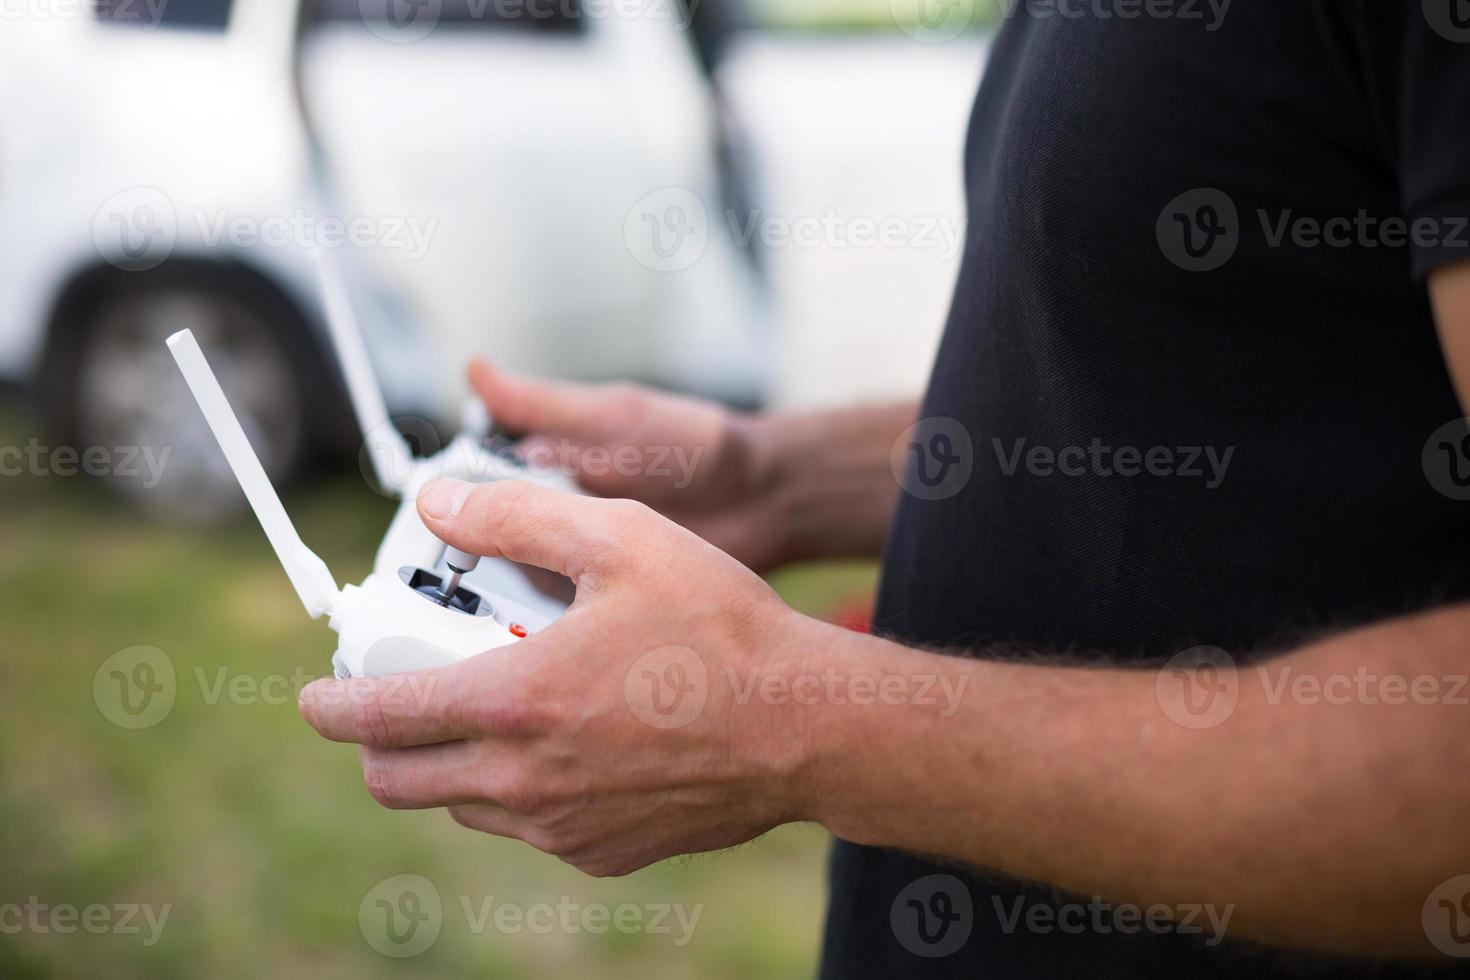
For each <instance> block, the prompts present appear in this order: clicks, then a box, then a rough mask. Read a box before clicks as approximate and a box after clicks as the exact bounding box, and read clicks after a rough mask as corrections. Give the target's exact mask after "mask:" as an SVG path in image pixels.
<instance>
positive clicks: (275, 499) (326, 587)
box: [168, 330, 340, 619]
mask: <svg viewBox="0 0 1470 980" xmlns="http://www.w3.org/2000/svg"><path fill="white" fill-rule="evenodd" d="M168 349H169V351H170V352H171V353H172V354H173V356H174V360H175V361H177V362H178V365H179V370H180V371H182V372H184V380H185V381H187V382H188V383H189V390H190V391H192V392H193V393H194V400H195V401H196V402H198V403H199V408H200V410H201V411H203V412H204V418H205V421H207V422H208V423H209V428H210V430H211V431H213V432H214V438H215V440H216V441H218V442H219V447H220V449H222V450H224V453H225V458H226V459H228V460H229V461H230V469H232V470H234V471H235V479H237V480H239V481H240V488H241V489H242V490H244V491H245V497H246V499H248V500H249V501H250V507H251V509H253V510H254V511H255V516H256V517H257V518H258V519H259V520H260V526H261V528H262V529H263V530H264V531H265V536H266V537H267V538H269V539H270V542H271V547H272V548H274V549H275V550H276V557H277V558H279V559H280V560H281V564H282V565H283V566H284V567H285V569H286V574H287V575H288V576H290V578H291V584H292V585H293V586H295V587H296V594H297V595H299V596H300V597H301V604H302V605H303V606H305V607H306V611H307V612H308V613H310V614H311V618H312V619H318V618H320V617H321V616H323V615H325V614H326V613H329V612H331V611H332V606H333V605H334V604H335V603H336V601H337V599H338V597H339V595H340V593H338V591H337V583H336V581H335V580H334V579H333V578H332V573H331V571H330V570H329V569H328V568H327V565H326V563H325V562H324V561H322V560H321V559H320V558H319V557H317V555H316V554H315V553H314V552H313V551H312V550H311V549H310V548H308V547H307V546H306V544H305V543H304V542H303V541H302V540H301V535H299V534H297V533H296V527H295V526H294V525H293V524H292V523H291V518H290V516H289V515H287V513H286V508H285V506H284V505H283V504H282V503H281V498H280V497H279V496H277V495H276V489H275V487H273V486H271V481H270V477H268V476H266V474H265V467H263V466H261V465H260V459H259V457H257V456H256V455H255V450H254V449H252V448H250V440H249V439H247V438H246V436H245V430H244V429H242V428H241V427H240V420H239V419H238V418H236V416H235V410H234V409H232V408H231V407H230V403H229V401H228V400H227V399H226V398H225V393H224V390H223V389H221V388H220V386H219V379H217V378H216V377H215V376H214V372H213V371H212V370H210V368H209V362H208V361H207V360H205V359H204V352H203V351H202V350H200V349H199V341H197V340H195V339H194V332H193V331H192V330H180V331H179V332H178V333H176V334H174V335H173V336H172V337H170V338H168Z"/></svg>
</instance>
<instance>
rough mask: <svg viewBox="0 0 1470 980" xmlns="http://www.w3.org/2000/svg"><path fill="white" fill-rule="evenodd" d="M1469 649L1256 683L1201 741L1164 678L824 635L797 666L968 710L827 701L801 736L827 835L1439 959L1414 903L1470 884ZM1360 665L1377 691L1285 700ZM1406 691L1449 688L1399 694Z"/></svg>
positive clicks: (1295, 940) (1410, 638)
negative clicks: (934, 683) (953, 696)
mask: <svg viewBox="0 0 1470 980" xmlns="http://www.w3.org/2000/svg"><path fill="white" fill-rule="evenodd" d="M1467 633H1470V609H1467V608H1465V607H1457V608H1454V609H1449V610H1445V611H1441V612H1438V613H1435V614H1430V615H1425V616H1421V617H1416V618H1413V619H1407V620H1401V621H1397V622H1394V623H1391V624H1386V625H1381V626H1376V627H1373V628H1368V629H1362V630H1359V631H1356V632H1353V633H1349V634H1345V635H1343V636H1341V637H1338V638H1335V639H1332V640H1329V641H1326V642H1323V643H1320V644H1316V645H1313V646H1310V647H1307V648H1304V649H1302V650H1300V651H1298V652H1296V653H1293V654H1291V655H1289V656H1286V657H1283V658H1279V659H1277V660H1273V661H1270V662H1269V663H1266V664H1263V665H1261V667H1260V668H1257V667H1249V668H1242V669H1241V670H1240V671H1239V672H1238V674H1237V678H1238V681H1239V685H1238V689H1239V700H1238V703H1237V704H1236V706H1235V708H1234V710H1233V712H1232V713H1230V715H1229V717H1228V718H1226V719H1224V720H1223V721H1221V722H1220V723H1219V724H1218V725H1216V726H1214V727H1209V728H1203V729H1199V730H1191V729H1188V728H1185V727H1182V726H1181V725H1179V724H1176V723H1175V722H1173V721H1171V720H1170V717H1169V715H1168V714H1166V713H1165V711H1164V710H1163V708H1162V707H1161V700H1160V695H1159V693H1158V689H1157V688H1156V680H1157V678H1158V677H1159V674H1158V673H1157V672H1156V671H1152V670H1150V671H1137V670H1122V669H1082V668H1056V667H1037V666H1024V665H1015V664H1000V663H991V662H984V661H972V660H965V659H958V658H948V657H940V656H936V655H932V654H926V653H921V652H917V651H913V650H908V649H904V648H902V647H899V646H897V645H895V644H892V643H888V642H886V641H882V640H878V639H875V638H872V637H860V636H856V635H851V634H847V635H844V634H841V633H840V632H837V631H835V630H827V629H822V630H820V631H815V628H814V633H813V635H812V636H810V637H808V643H809V644H810V647H811V649H810V650H809V652H808V653H807V654H806V655H805V662H806V664H807V665H808V666H807V667H806V668H804V669H807V670H810V669H813V667H812V665H813V664H817V663H823V664H835V665H837V667H838V669H839V670H840V671H847V672H862V673H867V674H871V675H875V676H878V677H880V678H881V677H887V676H897V677H902V678H908V679H910V681H911V683H910V684H909V688H908V689H909V690H911V691H916V690H917V689H918V685H917V684H915V683H912V679H913V678H915V677H916V676H921V675H929V674H939V675H943V676H945V677H947V678H948V683H949V688H948V689H949V690H951V691H953V690H955V689H959V690H961V692H962V696H961V697H959V698H958V700H957V702H956V708H955V710H954V711H953V713H952V714H950V715H949V716H948V717H946V716H945V712H944V710H943V700H942V699H941V703H940V705H939V706H936V707H926V706H917V705H914V704H901V705H897V706H890V705H888V704H884V703H876V704H870V705H868V706H866V707H863V706H858V705H854V704H851V703H846V704H840V705H839V704H825V705H823V706H822V707H821V708H820V709H819V710H817V711H816V712H815V714H814V716H813V717H811V718H808V719H806V720H805V721H804V722H803V729H802V730H803V731H804V732H805V737H806V739H807V744H808V747H809V748H810V750H811V753H810V756H809V757H808V763H807V770H806V772H805V774H804V775H805V777H806V778H808V779H809V780H811V782H812V784H813V785H814V786H815V787H816V790H815V792H814V794H813V797H812V799H813V800H815V801H817V802H816V803H814V804H813V812H812V813H811V816H812V817H813V818H814V819H817V820H818V821H819V822H821V823H823V824H824V825H826V826H827V827H828V828H829V829H831V830H832V831H833V832H834V833H835V834H837V835H838V836H840V837H843V838H845V839H848V840H852V841H855V842H859V843H868V844H877V845H883V846H890V847H897V848H902V849H906V850H911V851H916V852H923V853H931V854H936V855H942V856H945V857H948V858H952V859H955V860H959V861H962V862H966V863H969V864H972V865H976V866H983V867H990V868H994V869H998V870H1001V871H1005V872H1009V873H1012V874H1015V875H1019V876H1022V877H1025V878H1030V879H1036V880H1041V881H1046V882H1049V883H1051V884H1054V885H1057V886H1059V887H1061V888H1064V889H1067V890H1069V891H1072V892H1075V893H1078V894H1082V895H1094V894H1096V895H1100V896H1102V897H1103V898H1105V899H1107V900H1110V901H1118V902H1131V903H1137V904H1139V905H1145V906H1146V905H1149V904H1151V903H1164V904H1166V905H1175V906H1177V905H1179V904H1186V903H1209V904H1214V905H1216V906H1217V907H1220V908H1224V907H1226V906H1234V910H1233V918H1232V919H1231V922H1230V932H1231V935H1234V936H1239V937H1245V938H1252V939H1257V940H1260V941H1263V942H1267V943H1273V944H1279V945H1286V946H1298V947H1307V948H1316V949H1324V950H1335V951H1344V952H1361V953H1366V954H1378V955H1384V954H1405V955H1415V954H1423V953H1426V952H1432V951H1431V950H1430V949H1429V947H1428V946H1427V944H1426V941H1425V936H1424V932H1423V930H1422V928H1421V925H1420V910H1421V907H1422V905H1423V903H1424V901H1425V899H1426V898H1427V897H1428V896H1429V894H1430V892H1431V891H1432V890H1433V889H1434V887H1435V886H1436V885H1437V884H1439V883H1440V882H1442V881H1444V880H1445V879H1447V878H1449V877H1452V876H1453V875H1457V874H1462V873H1466V872H1470V838H1467V836H1466V832H1465V828H1466V827H1470V781H1467V780H1466V779H1465V778H1464V773H1465V771H1466V767H1467V763H1470V708H1467V707H1466V706H1465V699H1466V696H1467V693H1470V692H1467V690H1466V689H1465V688H1464V687H1463V686H1462V685H1463V682H1462V681H1460V680H1459V678H1463V676H1464V674H1465V671H1466V669H1467V667H1466V663H1465V657H1464V638H1465V636H1466V635H1467ZM1360 668H1361V671H1362V672H1366V675H1367V676H1368V677H1369V678H1377V679H1378V681H1379V683H1378V684H1377V685H1375V686H1374V687H1373V688H1372V689H1371V691H1370V694H1369V696H1364V695H1363V694H1361V693H1353V694H1351V695H1350V696H1349V697H1347V698H1346V699H1344V698H1343V697H1341V696H1332V695H1331V692H1333V691H1337V692H1338V694H1339V695H1340V694H1341V692H1342V691H1343V686H1342V685H1341V684H1340V683H1339V684H1336V685H1329V686H1328V687H1327V688H1326V689H1325V690H1326V692H1328V693H1326V694H1319V695H1317V696H1315V697H1310V696H1308V697H1303V696H1302V695H1301V694H1300V693H1299V692H1300V690H1301V689H1299V688H1295V687H1293V686H1292V685H1294V684H1300V683H1303V682H1301V681H1299V680H1298V678H1301V677H1313V678H1317V681H1316V682H1309V683H1308V688H1307V690H1308V691H1310V689H1311V688H1310V683H1320V682H1323V681H1326V680H1327V679H1328V678H1329V677H1343V676H1345V677H1347V678H1356V677H1361V676H1363V674H1362V673H1360ZM1394 677H1401V678H1405V679H1406V680H1407V681H1409V682H1410V683H1411V684H1412V682H1413V681H1414V680H1415V679H1416V678H1426V679H1428V678H1432V679H1434V683H1435V687H1436V692H1435V693H1434V694H1433V695H1430V696H1425V695H1424V694H1423V691H1424V690H1426V689H1427V683H1426V684H1421V694H1419V695H1415V694H1413V693H1412V687H1411V688H1410V693H1407V694H1406V693H1405V692H1404V691H1402V690H1399V688H1398V686H1397V685H1395V684H1391V683H1390V682H1389V680H1388V679H1389V678H1394ZM1283 679H1285V681H1286V687H1284V688H1283V686H1282V682H1283ZM1355 683H1360V682H1355ZM1457 685H1461V686H1459V687H1458V689H1457ZM1294 691H1297V692H1298V693H1296V694H1294V693H1293V692H1294ZM1395 700H1397V701H1398V702H1399V703H1390V702H1392V701H1395Z"/></svg>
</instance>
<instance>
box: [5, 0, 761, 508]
mask: <svg viewBox="0 0 1470 980" xmlns="http://www.w3.org/2000/svg"><path fill="white" fill-rule="evenodd" d="M675 4H676V0H647V2H646V3H643V4H638V5H633V6H630V5H629V4H627V3H620V4H613V5H608V4H603V5H600V6H598V7H597V8H596V9H597V10H600V11H602V13H601V14H600V15H596V16H594V15H592V13H591V12H590V11H592V10H593V8H591V7H589V8H587V10H588V12H586V13H584V12H582V7H581V6H580V5H579V4H577V3H575V2H571V0H564V2H560V3H556V4H542V5H540V6H539V7H538V6H537V5H535V4H520V5H517V4H510V5H494V4H487V3H486V2H484V0H317V2H309V0H166V2H162V0H96V4H95V8H96V9H95V11H94V4H93V3H92V2H81V0H76V2H71V3H68V2H65V0H48V2H39V0H38V2H35V3H30V4H25V3H22V4H20V5H12V6H7V8H6V11H7V12H6V13H5V14H3V15H0V87H4V88H5V90H6V91H7V92H9V93H11V97H10V98H7V99H4V100H0V255H3V257H4V261H3V262H0V380H9V381H20V382H36V383H37V384H36V387H37V390H38V391H39V393H40V395H41V398H42V400H43V404H44V408H45V414H46V416H47V417H48V419H49V421H50V423H51V429H52V432H53V437H54V438H56V439H58V440H61V441H62V442H63V443H64V444H69V445H75V446H78V447H87V446H102V447H113V448H118V449H121V448H123V447H132V446H153V447H168V448H169V450H170V459H169V465H168V474H167V478H166V479H165V480H164V483H163V485H162V486H160V487H158V488H151V487H150V488H145V487H143V486H142V485H141V484H136V483H129V482H128V481H121V482H122V487H123V489H124V490H125V491H129V492H131V493H132V494H133V495H134V496H135V497H136V498H137V499H138V500H139V502H141V503H143V504H144V505H146V506H150V507H152V508H154V509H161V510H165V511H167V512H169V513H171V514H174V515H180V516H187V515H188V514H190V513H197V514H210V513H213V512H215V511H217V510H218V509H220V508H221V506H233V505H234V503H235V501H236V500H237V499H238V497H237V492H236V490H235V488H234V483H233V480H232V479H231V478H230V476H229V474H228V472H227V470H225V468H224V466H223V461H222V460H221V459H220V458H219V454H218V453H217V452H216V451H215V449H214V446H213V444H212V443H211V442H210V440H209V436H208V434H207V431H206V430H205V429H204V428H203V425H202V423H201V421H200V420H199V419H198V413H197V412H195V411H193V410H192V408H191V406H190V404H189V402H188V400H187V395H186V393H185V392H184V390H183V387H182V385H181V384H180V383H179V382H178V380H177V377H176V371H175V370H174V368H173V366H172V364H171V363H170V361H169V358H168V356H167V353H166V351H165V350H164V347H163V344H162V340H163V338H164V337H165V336H166V335H167V334H169V333H171V332H173V331H175V330H177V329H180V328H182V327H192V328H193V329H194V331H195V333H196V335H198V336H199V337H200V339H201V342H202V343H204V344H205V346H206V348H207V349H208V348H213V349H214V350H216V351H218V352H219V353H220V356H218V357H215V358H213V360H214V363H215V364H216V365H218V367H219V370H220V372H221V374H222V381H223V383H224V385H225V387H226V389H227V391H228V393H229V395H230V398H231V400H232V402H233V403H234V404H235V406H236V408H237V410H238V411H239V412H240V414H241V417H242V420H243V421H244V423H245V425H246V427H247V429H248V430H250V431H251V434H252V436H253V437H255V438H254V440H253V441H255V442H256V443H257V445H258V447H259V449H260V452H261V454H262V456H263V457H264V458H265V462H266V465H267V468H268V469H269V470H271V471H272V474H273V476H275V477H276V478H277V479H278V480H281V479H285V478H288V477H289V476H290V475H292V474H293V473H294V472H296V471H297V470H298V469H299V468H300V467H301V466H302V464H303V463H304V462H305V461H307V460H308V459H310V458H312V457H313V456H314V455H315V454H316V453H317V452H319V451H320V450H321V449H322V448H323V446H324V444H335V445H354V446H355V445H356V434H355V432H353V430H352V427H351V422H350V420H349V418H348V416H347V414H346V411H345V405H346V403H345V399H344V398H343V397H342V396H341V393H340V391H339V383H340V382H339V378H338V376H337V373H336V370H335V365H334V363H333V359H332V358H331V357H330V355H329V354H328V353H327V352H326V350H325V348H324V344H323V337H324V333H323V331H322V329H321V325H320V323H319V317H318V304H317V298H316V294H315V288H314V282H313V273H312V263H311V249H312V248H313V247H326V248H333V247H338V246H341V245H344V244H346V245H350V246H353V247H348V248H343V254H344V261H343V262H342V263H341V264H342V265H344V266H345V267H346V268H347V271H348V274H349V278H350V281H351V283H352V285H353V287H354V301H355V303H356V305H357V306H358V311H359V315H360V316H361V318H362V319H363V321H364V324H365V328H366V330H367V333H368V342H369V347H370V349H371V351H372V354H373V358H374V362H375V364H376V366H377V368H378V372H379V374H380V376H381V378H382V381H383V384H384V388H385V390H386V392H387V394H388V398H389V401H390V404H391V405H392V407H393V409H394V411H395V412H398V413H404V414H418V415H423V416H425V417H428V418H432V419H435V420H442V419H446V418H450V417H452V416H453V414H454V412H453V409H454V408H455V406H457V404H458V402H459V400H460V399H461V398H462V397H463V395H464V388H463V384H462V382H461V380H460V372H461V370H462V367H463V363H464V361H465V360H466V359H467V358H468V357H469V356H470V355H471V354H474V353H487V354H490V355H492V356H494V357H496V358H497V359H498V360H499V361H500V362H502V363H504V364H507V365H509V366H511V367H514V368H517V369H522V370H530V371H536V372H540V373H546V374H556V375H561V376H571V377H585V378H592V377H612V376H623V377H632V378H639V379H643V380H648V381H653V382H662V383H673V384H677V385H678V386H680V387H684V388H690V389H693V390H696V391H700V392H701V393H703V394H707V395H712V396H716V397H723V398H726V399H731V400H742V401H750V400H753V399H754V398H756V397H758V395H759V392H760V388H761V386H762V384H763V376H762V372H763V370H764V365H765V364H766V363H767V362H768V358H767V357H766V356H765V355H764V353H763V352H762V350H761V346H760V340H759V333H758V331H756V329H755V328H756V324H757V323H758V317H757V315H756V312H755V308H754V305H755V297H756V290H755V288H754V276H753V274H752V269H751V266H750V263H749V262H747V261H746V260H745V258H744V257H743V256H740V255H739V254H738V253H737V252H736V250H735V249H734V247H733V246H730V245H728V244H727V243H725V242H724V240H723V239H717V240H715V241H713V242H712V243H711V250H710V253H709V254H708V255H707V256H706V258H705V260H704V261H702V262H700V263H699V265H698V267H697V268H696V269H694V270H692V271H691V273H690V274H687V275H679V276H670V275H665V274H662V273H660V272H659V271H657V270H656V269H651V268H648V267H647V264H646V263H643V264H640V263H639V262H638V261H637V260H636V258H635V257H634V255H633V254H632V253H631V252H630V249H629V246H628V244H627V242H626V241H625V233H624V227H625V218H627V216H628V215H629V214H630V209H632V208H633V206H634V204H635V203H636V201H637V200H638V198H639V196H640V195H643V194H646V193H648V191H649V190H650V189H653V188H661V187H680V188H690V189H694V190H696V191H697V192H698V193H700V194H702V195H707V196H708V197H709V198H710V199H717V198H718V197H719V195H720V187H719V181H720V177H719V170H718V166H717V163H716V158H715V152H714V147H715V146H716V143H717V141H716V138H715V125H714V120H715V112H714V109H713V103H712V99H711V95H710V91H709V84H708V80H707V78H706V76H705V75H704V74H703V73H702V71H701V69H700V67H699V65H698V63H697V61H696V58H695V56H694V52H693V50H692V45H691V43H690V38H689V35H688V32H686V31H684V30H683V29H682V27H683V25H681V24H680V23H678V22H677V17H678V11H679V9H680V8H679V7H677V6H675ZM502 10H503V11H506V13H504V15H500V14H497V13H496V12H497V11H502ZM527 11H531V13H527ZM536 11H540V13H535V12H536ZM145 490H146V492H145Z"/></svg>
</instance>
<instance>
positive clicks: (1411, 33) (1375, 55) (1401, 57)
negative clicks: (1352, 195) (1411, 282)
mask: <svg viewBox="0 0 1470 980" xmlns="http://www.w3.org/2000/svg"><path fill="white" fill-rule="evenodd" d="M1353 7H1354V8H1355V14H1354V22H1355V26H1356V28H1357V31H1356V33H1357V41H1358V44H1359V45H1360V49H1359V50H1360V52H1361V54H1362V64H1363V66H1364V70H1365V81H1366V83H1367V89H1368V97H1369V100H1370V102H1371V104H1372V106H1373V110H1374V113H1375V115H1376V117H1377V123H1378V126H1379V129H1380V131H1381V132H1382V134H1383V139H1384V141H1385V144H1386V145H1385V150H1386V152H1387V155H1388V159H1389V163H1390V165H1391V166H1393V167H1394V169H1395V173H1396V174H1397V176H1398V180H1399V200H1400V203H1401V206H1402V209H1403V217H1404V218H1406V219H1408V221H1409V231H1410V234H1409V247H1410V249H1411V250H1412V256H1413V270H1414V274H1415V275H1416V276H1418V277H1421V278H1422V277H1424V276H1426V275H1428V274H1429V273H1430V272H1431V271H1433V270H1434V269H1436V268H1438V267H1440V266H1442V265H1446V264H1449V263H1451V262H1456V261H1463V260H1470V0H1355V2H1354V3H1353Z"/></svg>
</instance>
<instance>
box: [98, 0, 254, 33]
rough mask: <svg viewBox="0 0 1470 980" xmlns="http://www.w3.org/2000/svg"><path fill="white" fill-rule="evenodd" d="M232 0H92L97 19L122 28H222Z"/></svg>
mask: <svg viewBox="0 0 1470 980" xmlns="http://www.w3.org/2000/svg"><path fill="white" fill-rule="evenodd" d="M232 2H233V0H93V6H92V13H93V15H94V16H95V17H96V18H97V19H98V20H100V21H104V22H106V23H108V24H117V25H119V26H124V27H129V26H131V27H145V28H153V27H185V28H194V29H203V30H216V31H222V30H224V29H225V28H226V27H228V26H229V23H230V7H231V5H232Z"/></svg>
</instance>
